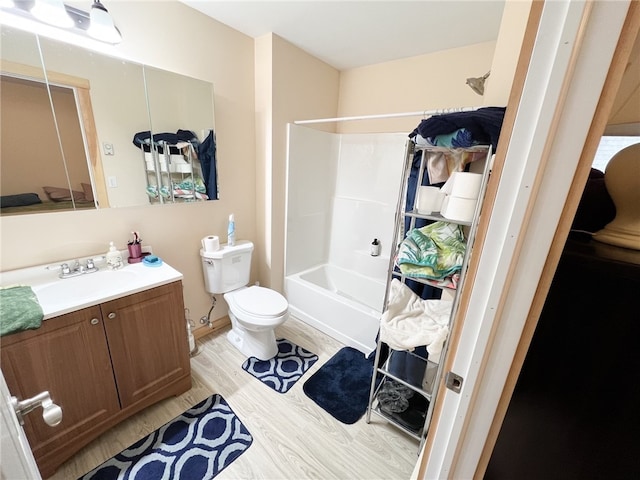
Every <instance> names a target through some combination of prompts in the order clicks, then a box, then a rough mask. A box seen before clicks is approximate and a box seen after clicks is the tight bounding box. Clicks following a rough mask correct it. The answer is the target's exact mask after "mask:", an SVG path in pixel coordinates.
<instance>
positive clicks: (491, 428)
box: [417, 0, 639, 478]
mask: <svg viewBox="0 0 640 480" xmlns="http://www.w3.org/2000/svg"><path fill="white" fill-rule="evenodd" d="M638 10H639V9H638V5H637V4H636V2H629V1H619V2H584V1H576V0H572V1H564V2H544V3H543V2H533V6H532V15H531V18H530V23H529V24H528V26H527V33H525V42H524V44H523V52H522V54H521V58H520V60H519V64H518V69H517V71H516V81H515V82H514V87H513V91H512V95H511V97H510V102H509V107H510V108H508V109H507V115H506V116H505V124H504V125H503V132H505V130H506V133H507V135H506V136H504V135H503V136H501V143H500V144H499V145H498V153H497V155H496V160H495V166H494V170H493V174H492V178H491V179H490V182H489V185H488V193H487V195H488V197H487V200H485V202H487V201H488V202H489V205H487V206H486V207H485V208H487V209H488V211H489V212H490V215H486V214H485V216H484V218H483V219H481V224H480V227H479V234H478V240H477V242H478V241H480V242H481V244H480V245H479V247H480V248H478V247H476V248H478V250H479V251H480V255H475V256H474V258H473V259H472V263H471V264H470V270H469V273H468V277H467V278H468V279H470V278H471V279H472V281H467V282H465V286H467V287H470V288H467V291H465V290H464V289H463V291H462V292H461V295H462V302H464V304H463V305H462V308H461V309H460V312H459V314H460V315H461V317H462V318H461V320H460V322H459V323H458V324H461V328H460V330H459V332H456V333H457V334H456V335H452V338H451V339H450V342H451V345H450V347H449V351H450V352H451V354H450V355H449V356H448V357H447V359H446V360H445V362H446V364H445V371H449V370H451V371H454V372H455V373H457V374H459V375H461V376H462V377H463V378H464V383H463V388H462V391H461V393H460V394H455V393H453V392H451V391H449V390H446V389H445V388H444V387H443V386H442V385H441V386H440V388H441V390H442V391H441V392H440V393H439V395H438V400H437V401H436V405H435V414H434V422H433V423H432V425H431V427H430V435H429V438H428V441H427V443H426V444H425V449H424V451H423V453H422V461H421V463H420V467H419V470H418V473H417V478H473V477H476V478H481V477H482V476H483V474H484V469H485V468H486V464H487V463H488V457H489V456H490V454H491V451H492V449H493V445H494V443H495V438H496V436H497V432H498V431H499V428H500V425H501V423H502V420H503V418H504V412H505V411H506V404H508V400H509V399H510V397H511V394H512V392H513V386H514V384H515V379H516V378H517V375H518V373H519V371H520V368H521V366H522V359H523V356H524V353H526V350H527V348H528V345H529V342H530V340H531V334H532V332H533V329H534V328H535V324H537V320H538V318H539V315H540V310H541V307H542V303H543V301H544V298H545V297H546V294H547V292H548V289H549V285H550V282H551V279H552V277H553V273H554V272H555V269H556V266H557V263H558V260H559V255H560V252H561V249H562V246H563V245H564V241H565V240H566V237H567V235H568V231H569V228H570V223H571V220H570V219H572V218H573V216H574V215H575V211H576V209H577V205H578V202H579V198H580V193H581V192H582V190H583V188H584V185H585V183H586V179H587V175H588V172H589V167H590V164H591V161H592V159H593V156H594V153H595V149H596V147H597V144H598V141H599V139H600V137H601V135H602V133H603V131H604V127H605V124H606V121H607V119H608V115H609V111H610V109H611V105H612V103H613V97H615V93H616V91H617V87H618V85H619V82H620V79H621V77H622V73H623V71H624V66H625V65H626V59H628V55H629V53H630V51H631V47H632V45H633V40H634V39H635V35H636V33H637V31H638V26H637V24H638V18H637V17H638V16H639V15H638ZM536 16H538V18H536ZM532 31H533V32H537V34H536V35H535V41H534V42H533V44H531V45H529V47H530V49H529V50H528V51H527V48H528V46H527V39H530V38H531V37H530V36H531V33H532ZM629 37H632V40H631V41H629V39H628V38H629ZM619 38H620V42H618V40H619ZM625 55H626V59H625ZM523 69H524V70H523ZM523 71H524V72H526V73H525V74H524V75H523ZM519 75H520V79H521V80H522V81H521V82H520V81H519ZM566 139H570V141H566ZM563 140H564V141H563ZM506 178H508V179H509V181H508V182H506V181H505V180H504V179H506ZM501 179H502V181H500V180H501ZM476 245H477V246H478V243H476Z"/></svg>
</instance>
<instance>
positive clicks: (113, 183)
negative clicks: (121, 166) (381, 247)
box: [107, 176, 118, 188]
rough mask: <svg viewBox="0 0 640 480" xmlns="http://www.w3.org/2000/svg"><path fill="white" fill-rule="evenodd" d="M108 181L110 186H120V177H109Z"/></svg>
mask: <svg viewBox="0 0 640 480" xmlns="http://www.w3.org/2000/svg"><path fill="white" fill-rule="evenodd" d="M107 183H108V184H109V187H110V188H116V187H117V186H118V179H117V178H116V177H115V176H112V177H107Z"/></svg>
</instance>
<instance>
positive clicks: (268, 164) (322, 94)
mask: <svg viewBox="0 0 640 480" xmlns="http://www.w3.org/2000/svg"><path fill="white" fill-rule="evenodd" d="M256 58H257V60H256V65H257V66H256V92H257V93H256V100H257V105H256V118H257V125H256V128H257V131H258V137H259V141H258V145H257V148H258V154H257V166H256V170H257V171H258V172H259V174H260V175H262V177H260V179H262V178H264V180H265V181H264V185H261V186H259V187H258V190H259V191H260V198H259V202H260V203H259V204H258V205H257V210H258V212H259V213H258V223H259V227H258V228H259V229H260V231H261V232H264V242H263V243H262V245H261V247H262V248H263V249H264V251H263V252H261V255H260V261H261V263H260V282H261V283H263V284H265V285H268V286H270V287H271V288H274V289H276V290H279V291H282V288H283V279H284V245H285V243H284V242H285V226H284V224H285V194H286V192H285V190H286V157H287V123H291V122H293V121H295V120H303V119H307V118H324V117H333V116H335V115H336V112H337V107H338V88H339V77H340V73H339V72H338V70H336V69H335V68H333V67H331V66H329V65H327V64H326V63H324V62H322V61H320V60H318V59H317V58H315V57H313V56H311V55H309V54H308V53H306V52H304V51H303V50H300V49H299V48H297V47H295V46H294V45H292V44H290V43H289V42H287V41H286V40H284V39H282V38H280V37H278V36H277V35H272V34H269V35H266V36H264V37H261V38H259V39H258V40H257V41H256ZM265 58H269V59H270V60H271V62H270V64H269V65H265V63H266V62H264V59H265ZM259 64H260V65H262V67H261V68H260V72H259V71H258V70H259V68H258V65H259ZM258 92H260V93H258ZM258 100H259V101H258ZM325 128H333V127H332V126H329V127H327V126H325Z"/></svg>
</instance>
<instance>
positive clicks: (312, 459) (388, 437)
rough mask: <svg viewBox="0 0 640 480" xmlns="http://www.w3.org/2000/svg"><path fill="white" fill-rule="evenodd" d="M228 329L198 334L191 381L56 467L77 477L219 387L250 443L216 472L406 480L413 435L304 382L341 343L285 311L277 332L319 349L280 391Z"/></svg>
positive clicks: (57, 479) (413, 458)
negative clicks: (327, 404)
mask: <svg viewBox="0 0 640 480" xmlns="http://www.w3.org/2000/svg"><path fill="white" fill-rule="evenodd" d="M226 332H227V329H223V330H221V331H220V332H215V333H213V334H211V335H207V336H205V337H203V338H202V339H201V340H199V341H198V347H199V353H198V354H197V355H195V356H194V357H192V359H191V367H192V378H193V387H192V388H191V390H189V391H188V392H186V393H184V394H183V395H180V396H179V397H174V398H170V399H167V400H164V401H162V402H159V403H158V404H156V405H153V406H152V407H149V408H147V409H146V410H144V411H142V412H140V413H139V414H137V415H135V416H133V417H131V418H129V419H127V420H125V421H124V422H122V423H121V424H119V425H117V426H116V427H115V428H113V429H112V430H110V431H108V432H106V433H105V434H104V435H102V436H101V437H100V438H98V439H97V440H95V441H94V442H92V443H91V444H89V445H87V446H86V447H85V448H84V449H83V450H81V451H80V452H79V453H78V454H77V455H76V456H75V457H73V458H71V459H70V460H69V461H67V462H66V463H65V464H64V465H62V466H61V467H60V469H59V470H58V471H57V472H56V474H55V475H54V476H53V477H50V478H51V479H54V480H63V479H64V480H67V479H76V478H78V477H79V476H81V475H83V474H84V473H86V472H88V471H90V470H91V469H93V468H95V467H96V466H98V465H100V464H101V463H102V462H104V461H105V460H107V459H109V458H110V457H112V456H113V455H115V454H116V453H118V452H120V451H121V450H123V449H125V448H126V447H128V446H129V445H131V444H132V443H134V442H136V441H137V440H139V439H141V438H142V437H144V436H146V435H147V434H149V433H150V432H152V431H153V430H155V429H157V428H158V427H160V426H162V425H164V424H165V423H167V422H168V421H170V420H171V419H172V418H174V417H176V416H177V415H179V414H180V413H182V412H183V411H185V410H187V409H188V408H189V407H191V406H193V405H195V404H196V403H198V402H200V401H201V400H203V399H205V398H206V397H208V396H209V395H211V394H213V393H219V394H221V395H222V396H223V397H224V398H225V399H226V400H227V402H228V403H229V405H230V406H231V408H232V409H233V410H234V412H235V413H236V415H238V417H239V418H240V419H241V420H242V422H243V423H244V424H245V425H246V427H247V428H248V430H249V432H250V433H251V435H252V436H253V444H252V445H251V446H250V447H249V449H248V450H247V451H246V452H244V453H243V454H242V455H241V456H240V457H239V458H238V459H237V460H235V461H234V462H233V463H232V464H231V465H229V466H228V467H227V468H226V469H225V470H223V471H222V472H221V473H220V474H219V475H218V476H217V477H216V478H217V479H222V480H225V479H296V480H298V479H409V478H410V477H411V474H412V472H413V469H414V466H415V464H416V462H417V460H418V442H417V441H416V440H414V439H412V438H411V437H409V436H407V435H406V434H404V433H402V432H400V431H399V430H397V429H396V428H394V427H393V426H391V425H389V424H387V423H386V422H384V420H382V419H380V418H379V417H377V416H375V415H372V417H371V423H369V424H367V423H366V421H365V417H364V416H363V417H362V418H361V419H360V420H359V421H358V422H356V423H355V424H353V425H345V424H343V423H341V422H339V421H337V420H336V419H334V418H333V417H332V416H331V415H329V414H328V413H327V412H325V411H324V410H323V409H322V408H320V407H319V406H318V405H316V404H315V403H314V402H313V401H312V400H311V399H310V398H309V397H307V396H306V395H305V393H304V391H303V390H302V385H303V384H304V382H305V381H306V380H307V379H308V378H309V377H310V376H311V375H312V374H313V373H314V372H316V371H317V370H318V369H319V368H320V367H321V366H322V365H323V364H324V363H326V362H327V360H329V359H330V358H331V357H332V356H333V355H334V354H335V353H336V352H337V351H338V350H340V348H342V347H343V345H341V344H340V343H339V342H337V341H336V340H334V339H332V338H331V337H329V336H327V335H325V334H323V333H321V332H319V331H318V330H315V329H314V328H312V327H309V326H308V325H306V324H305V323H303V322H301V321H300V320H298V319H296V318H293V317H290V318H289V320H288V321H287V322H286V323H285V324H284V325H282V326H281V327H279V328H278V329H277V331H276V336H277V337H278V338H286V339H288V340H290V341H292V342H294V343H295V344H297V345H299V346H301V347H303V348H305V349H307V350H309V351H311V352H313V353H316V354H317V355H318V357H319V359H318V361H317V362H316V363H315V364H314V365H313V367H312V368H311V369H310V370H309V371H308V372H306V373H305V375H304V376H303V377H302V378H301V379H300V380H298V382H296V384H295V385H294V386H293V387H292V388H291V389H290V390H289V391H288V392H287V393H285V394H280V393H277V392H275V391H274V390H272V389H271V388H269V387H267V386H266V385H264V384H262V382H260V381H259V380H257V379H256V378H254V377H253V376H251V375H250V374H248V373H247V372H245V371H244V370H243V369H242V363H243V362H244V360H245V357H244V356H243V355H242V354H241V353H240V352H239V351H237V350H236V349H235V348H234V347H233V346H232V345H231V344H230V343H229V342H228V341H227V339H226Z"/></svg>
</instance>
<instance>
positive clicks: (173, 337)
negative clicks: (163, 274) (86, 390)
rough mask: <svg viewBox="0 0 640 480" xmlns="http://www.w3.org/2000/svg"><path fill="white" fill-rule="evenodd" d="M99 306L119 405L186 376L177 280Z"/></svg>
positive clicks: (139, 399) (186, 351)
mask: <svg viewBox="0 0 640 480" xmlns="http://www.w3.org/2000/svg"><path fill="white" fill-rule="evenodd" d="M102 312H103V316H104V318H105V329H106V332H107V340H108V343H109V350H110V351H111V360H112V364H113V371H114V374H115V377H116V383H117V385H118V394H119V396H120V403H121V405H122V408H123V409H124V408H127V407H130V406H132V405H134V404H136V403H140V402H143V401H144V400H145V399H147V398H148V397H150V396H151V395H153V394H154V393H156V392H158V391H161V390H164V389H165V388H169V387H170V386H171V385H172V384H173V383H175V382H178V381H180V380H183V381H184V380H185V379H188V380H187V381H188V382H190V373H191V370H190V363H189V344H188V340H187V330H186V321H185V317H184V303H183V300H182V283H181V282H174V283H171V284H169V285H163V286H161V287H157V288H153V289H151V290H147V291H144V292H140V293H136V294H134V295H129V296H127V297H123V298H119V299H117V300H113V301H111V302H107V303H104V304H103V305H102ZM189 385H190V383H189ZM187 389H188V387H187Z"/></svg>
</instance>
